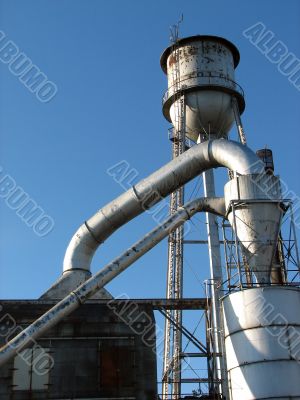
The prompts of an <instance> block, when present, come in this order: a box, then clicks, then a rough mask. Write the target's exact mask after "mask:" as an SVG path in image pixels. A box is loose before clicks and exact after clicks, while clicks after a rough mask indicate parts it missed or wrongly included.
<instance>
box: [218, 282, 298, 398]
mask: <svg viewBox="0 0 300 400" xmlns="http://www.w3.org/2000/svg"><path fill="white" fill-rule="evenodd" d="M222 304H223V315H224V332H225V350H226V362H227V370H228V381H229V393H230V400H254V399H255V400H259V399H277V400H278V399H282V400H283V399H300V379H299V377H300V312H299V310H300V290H299V289H298V288H291V287H284V286H274V287H270V286H269V287H265V288H251V289H246V290H242V291H240V292H236V293H233V294H230V295H228V296H226V297H225V298H224V299H223V301H222Z"/></svg>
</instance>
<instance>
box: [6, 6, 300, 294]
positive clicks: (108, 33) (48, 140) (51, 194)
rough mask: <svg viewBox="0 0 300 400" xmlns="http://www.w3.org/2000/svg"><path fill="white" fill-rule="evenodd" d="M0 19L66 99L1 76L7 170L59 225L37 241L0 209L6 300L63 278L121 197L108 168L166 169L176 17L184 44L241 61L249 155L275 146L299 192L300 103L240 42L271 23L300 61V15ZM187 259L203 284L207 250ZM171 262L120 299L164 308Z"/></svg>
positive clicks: (85, 12) (113, 12)
mask: <svg viewBox="0 0 300 400" xmlns="http://www.w3.org/2000/svg"><path fill="white" fill-rule="evenodd" d="M0 11H1V17H0V29H1V30H2V31H3V32H4V33H5V34H6V36H7V37H8V38H9V39H11V40H13V41H14V42H15V43H16V44H17V45H18V46H19V48H20V51H22V52H24V53H25V54H26V55H27V56H28V57H30V58H31V60H32V61H33V63H34V64H36V65H37V66H38V67H39V68H40V69H41V70H42V71H43V72H44V73H45V74H46V75H47V76H48V78H49V79H50V80H52V81H53V82H55V83H56V84H57V86H58V93H57V95H56V96H55V98H54V99H53V100H52V101H50V102H49V103H40V102H39V101H38V100H37V98H36V97H35V95H34V94H32V93H31V92H29V91H28V90H27V89H26V88H25V87H24V86H23V85H22V84H21V83H20V81H19V80H18V79H17V78H16V77H15V76H13V75H12V74H11V73H10V72H9V70H8V68H7V65H5V64H3V63H0V79H1V81H0V88H1V90H0V96H1V97H0V101H1V103H0V132H1V136H0V138H1V142H0V152H1V165H2V166H3V167H4V169H5V171H6V172H7V173H9V174H10V175H11V176H12V177H13V178H14V179H15V180H16V182H17V184H18V185H20V186H21V187H22V188H23V189H24V190H25V191H26V192H27V193H28V194H29V195H30V196H31V197H32V198H33V199H34V200H35V201H36V202H37V203H38V204H39V205H40V206H41V207H42V208H43V209H44V210H45V211H46V212H47V213H48V214H49V215H51V216H52V217H53V219H54V221H55V227H54V229H53V231H52V232H51V233H50V234H49V235H47V236H46V237H44V238H39V237H37V236H36V235H35V234H34V232H33V230H32V229H30V228H28V227H27V226H26V225H25V224H24V223H23V222H22V221H21V220H20V218H18V216H17V215H16V213H15V212H14V211H12V210H10V209H9V208H8V207H7V206H6V205H5V203H4V201H3V200H2V201H1V203H0V207H1V219H0V233H1V240H0V257H1V275H2V278H1V284H0V293H1V297H2V298H35V297H37V296H39V295H40V294H41V293H42V292H43V291H44V290H45V289H47V288H48V287H49V286H50V285H51V283H52V282H53V281H54V280H55V279H56V278H57V277H58V276H59V275H60V273H61V266H62V260H63V256H64V251H65V248H66V246H67V244H68V241H69V239H70V237H71V236H72V234H73V232H74V231H75V230H76V228H77V227H78V226H79V225H80V224H81V223H82V222H83V221H84V220H85V219H86V218H87V217H89V216H90V215H92V214H93V213H94V211H96V210H97V209H98V208H99V207H100V206H101V205H104V204H106V203H107V202H108V201H109V200H111V199H113V198H114V197H115V196H117V195H118V194H119V193H121V191H122V190H123V189H122V188H120V187H119V186H118V185H117V184H116V183H115V182H114V181H113V180H112V178H111V177H110V176H108V175H107V173H106V170H107V168H109V167H110V166H112V165H113V164H115V163H117V162H118V161H120V160H122V159H125V160H127V161H128V163H129V164H130V165H131V166H132V167H133V168H136V169H137V170H138V172H139V174H140V177H144V176H147V175H148V174H149V173H150V172H152V171H154V170H155V169H156V168H157V167H159V166H161V165H162V164H164V163H165V162H167V161H168V160H169V158H170V145H169V143H168V140H167V134H166V132H167V128H168V126H169V125H168V123H167V122H166V121H165V120H164V118H163V116H162V113H161V96H162V93H163V91H164V90H165V89H166V78H165V76H164V74H163V73H162V71H161V69H160V66H159V56H160V54H161V52H162V50H163V49H164V48H165V47H166V46H167V45H168V43H169V26H170V25H171V24H173V23H175V22H176V21H177V20H178V18H179V16H180V14H181V13H183V14H184V22H183V24H182V25H181V36H188V35H193V34H213V35H220V36H224V37H225V38H227V39H229V40H231V41H233V42H234V43H235V44H236V45H237V47H238V48H239V50H240V52H241V63H240V65H239V67H238V70H237V78H236V80H237V81H238V82H239V83H240V84H241V85H242V87H243V88H244V90H245V93H246V111H245V113H244V115H243V121H244V125H245V129H246V132H247V136H248V141H249V145H250V146H251V147H252V148H253V149H257V148H261V147H264V146H265V145H266V144H267V145H268V146H270V147H271V148H272V149H273V151H274V156H275V162H276V167H277V168H276V169H277V172H278V173H280V174H281V176H282V178H283V179H284V181H285V182H287V184H288V186H289V187H290V188H291V190H293V191H294V192H296V193H300V184H299V179H298V176H299V142H300V140H299V132H298V130H299V119H300V117H299V111H298V110H299V96H300V92H299V91H297V90H296V89H295V88H294V87H293V86H292V85H291V84H290V82H289V81H288V80H287V78H286V77H284V76H282V75H281V74H280V73H279V72H278V70H277V68H276V65H274V64H271V63H270V62H269V61H268V60H267V59H266V58H265V57H264V56H263V55H262V54H261V53H260V52H259V51H258V50H257V49H256V48H255V47H254V46H253V45H251V44H250V42H249V41H248V40H246V39H245V38H244V37H243V35H242V32H243V30H245V29H246V28H247V27H249V26H251V25H253V24H254V23H256V22H258V21H262V22H263V23H264V24H265V25H266V27H267V29H269V30H272V31H273V32H274V33H275V36H276V38H278V40H281V41H283V42H284V43H285V44H286V46H287V47H288V49H289V51H291V52H293V53H295V55H296V56H298V57H299V58H300V41H299V33H300V32H299V31H300V24H299V18H300V4H299V2H297V1H288V2H282V1H251V2H250V1H248V2H240V1H226V2H225V1H216V2H213V3H210V2H200V1H192V0H190V1H174V0H173V1H161V2H158V1H157V2H156V1H152V2H150V1H141V0H139V1H100V0H98V1H92V0H90V1H83V0H82V1H79V0H73V1H71V0H59V1H58V0H57V1H45V0H39V1H30V0H27V1H26V2H24V1H12V0H9V1H4V0H1V2H0ZM220 190H221V188H220ZM200 219H201V220H204V217H201V218H200ZM202 225H203V224H202ZM152 226H154V223H153V221H152V219H151V216H149V215H148V216H143V217H139V218H138V220H137V221H136V222H132V223H131V224H130V225H129V226H127V227H124V228H123V229H121V230H120V231H119V232H118V233H117V234H116V235H115V237H113V238H111V239H110V240H109V241H108V242H107V243H106V244H105V245H104V246H102V248H101V249H100V251H99V252H98V253H97V255H96V257H95V262H94V267H93V269H94V270H96V269H97V268H99V267H101V266H102V265H104V263H105V261H108V260H110V259H111V258H112V257H114V256H115V255H117V254H118V253H119V252H120V251H121V250H123V249H125V248H126V246H128V245H130V244H131V243H132V242H133V241H134V240H136V239H138V238H139V237H140V236H141V235H142V234H143V233H144V232H146V231H147V230H148V229H149V228H150V227H152ZM200 226H201V224H200V225H199V230H200V231H201V232H200V233H199V234H198V236H201V235H202V237H203V236H205V231H204V228H205V227H204V225H203V226H202V227H201V229H200ZM191 251H193V252H194V253H196V252H199V261H198V262H197V264H198V265H197V266H196V268H197V271H196V272H197V273H199V275H200V276H201V279H202V278H203V279H204V278H205V277H207V276H208V268H207V265H205V263H206V260H207V259H206V249H202V250H200V249H197V250H191ZM202 253H203V254H202ZM166 255H167V250H166V243H163V244H161V245H160V246H158V247H157V248H156V249H154V250H153V251H152V252H151V253H150V254H148V255H147V256H146V257H145V258H144V259H143V260H141V261H139V262H138V263H137V264H136V265H135V266H134V267H133V268H132V270H131V271H127V272H126V273H125V274H124V276H123V277H120V278H118V279H117V280H116V281H115V282H114V283H113V284H112V285H110V288H111V291H112V292H113V293H114V294H117V293H119V292H122V291H126V292H128V294H129V295H130V296H131V297H143V296H145V297H147V296H152V297H153V296H163V295H164V288H165V266H166ZM194 265H195V264H194ZM201 270H202V271H204V273H202V272H201ZM191 294H195V293H194V291H193V290H192V289H191Z"/></svg>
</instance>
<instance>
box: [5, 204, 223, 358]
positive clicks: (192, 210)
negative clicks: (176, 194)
mask: <svg viewBox="0 0 300 400" xmlns="http://www.w3.org/2000/svg"><path fill="white" fill-rule="evenodd" d="M222 209H223V210H225V205H224V199H223V198H215V199H209V198H204V199H196V200H193V201H191V202H189V203H187V204H186V205H184V206H183V207H180V209H178V211H177V212H176V213H175V214H173V215H172V216H170V217H169V218H167V219H166V220H165V222H164V223H162V224H161V225H159V226H158V227H156V228H155V229H153V230H152V231H151V232H150V233H148V234H147V235H145V236H144V237H143V238H142V239H141V240H139V241H138V242H136V243H135V244H134V245H133V246H132V247H130V248H129V249H128V250H127V251H125V252H124V253H123V254H121V255H120V256H119V257H117V258H116V259H115V260H113V261H112V262H111V263H109V264H108V265H106V267H104V268H103V269H102V270H100V271H99V272H98V273H96V274H95V275H94V276H92V277H91V278H89V279H88V280H87V281H86V282H84V283H83V284H82V285H81V286H79V287H78V288H77V289H75V290H74V291H73V292H71V293H70V294H69V295H68V296H66V297H65V298H64V299H63V300H61V301H60V302H59V303H57V304H56V305H55V306H54V307H52V308H51V309H50V310H49V311H47V312H46V313H45V314H44V315H42V316H41V317H40V318H38V319H37V320H36V321H35V322H33V323H32V324H31V325H29V326H28V327H27V328H26V329H24V330H23V331H22V332H21V333H19V334H18V335H17V336H16V337H14V338H13V339H12V340H11V341H10V342H8V343H7V344H6V345H5V346H3V347H2V348H1V349H0V366H1V365H3V364H4V363H6V362H7V361H9V360H10V359H11V358H12V357H14V355H16V354H17V353H18V352H20V351H22V350H23V349H24V348H26V347H29V346H30V345H31V344H32V343H33V341H34V340H35V339H37V338H38V337H40V336H41V335H42V334H43V333H44V332H46V331H47V330H48V329H50V328H51V327H53V326H54V325H55V324H56V323H58V322H59V321H60V320H61V319H63V318H64V317H66V316H68V315H69V314H71V313H72V312H73V311H74V310H76V309H77V308H78V307H79V306H80V305H81V304H83V303H84V302H85V301H86V300H88V298H90V297H91V296H93V295H94V294H95V293H96V292H97V291H98V290H100V289H101V288H103V287H104V286H105V285H106V284H107V283H109V282H110V281H111V280H112V279H114V278H115V277H116V276H117V275H119V274H120V273H121V272H123V271H124V270H125V269H126V268H128V267H129V266H130V265H132V264H133V263H134V262H135V261H136V260H138V259H139V258H140V257H142V256H143V255H144V254H145V253H146V252H148V251H149V250H150V249H152V248H153V247H154V246H155V245H156V244H158V243H159V242H160V241H161V240H162V239H164V238H165V237H167V236H168V235H169V233H170V232H172V231H173V230H174V229H176V228H177V227H178V226H180V225H182V224H183V223H184V222H185V221H187V220H188V219H190V218H191V217H192V216H193V215H194V214H196V213H197V212H199V211H206V212H207V211H210V212H214V213H216V214H218V215H219V214H220V210H222ZM221 215H222V214H221Z"/></svg>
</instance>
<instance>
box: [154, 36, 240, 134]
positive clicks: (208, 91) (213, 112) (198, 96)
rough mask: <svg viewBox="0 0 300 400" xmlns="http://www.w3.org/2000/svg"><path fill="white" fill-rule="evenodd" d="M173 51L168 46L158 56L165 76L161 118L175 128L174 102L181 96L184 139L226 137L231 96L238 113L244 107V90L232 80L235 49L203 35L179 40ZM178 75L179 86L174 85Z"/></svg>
mask: <svg viewBox="0 0 300 400" xmlns="http://www.w3.org/2000/svg"><path fill="white" fill-rule="evenodd" d="M176 49H177V50H175V47H174V46H170V47H168V48H167V49H166V50H165V51H164V52H163V54H162V56H161V67H162V69H163V71H164V72H165V73H166V74H167V76H168V91H167V92H166V93H165V95H164V98H163V114H164V116H165V117H166V119H167V120H168V121H170V122H172V123H173V125H175V126H176V121H175V114H176V113H175V110H176V109H178V108H177V104H176V102H178V96H180V94H182V93H184V94H185V103H186V132H187V137H188V138H190V139H192V140H194V141H196V140H197V138H198V135H199V133H207V134H215V135H217V136H218V137H220V136H226V134H227V133H228V131H229V129H230V128H231V125H232V123H233V121H234V115H233V112H232V106H231V98H232V96H234V97H235V98H236V99H237V101H238V106H239V110H240V113H242V112H243V111H244V108H245V102H244V95H243V90H242V89H241V87H240V86H239V85H238V84H237V83H236V82H235V81H234V70H235V68H236V67H237V65H238V63H239V59H240V55H239V51H238V49H237V48H236V47H235V46H234V45H233V44H232V43H231V42H229V41H228V40H226V39H223V38H221V37H217V36H202V35H198V36H191V37H186V38H183V39H180V40H178V41H177V42H176ZM176 51H178V52H179V53H176ZM177 72H179V74H178V73H177ZM178 75H179V76H180V83H179V85H178V84H175V85H174V77H177V76H178Z"/></svg>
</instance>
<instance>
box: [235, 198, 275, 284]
mask: <svg viewBox="0 0 300 400" xmlns="http://www.w3.org/2000/svg"><path fill="white" fill-rule="evenodd" d="M281 218H282V210H281V209H280V207H279V204H278V203H270V202H265V203H250V204H247V205H245V206H239V207H238V208H236V209H235V223H234V221H233V213H232V212H231V213H230V214H229V216H228V219H229V222H230V224H231V226H232V227H233V229H235V227H236V235H237V237H238V239H239V242H240V244H241V248H242V251H243V253H244V255H245V256H246V260H247V262H248V264H249V267H250V269H251V271H252V272H253V273H254V275H255V278H256V280H257V283H258V284H268V283H270V280H271V279H270V278H271V269H272V260H273V256H274V253H275V250H276V245H277V241H278V234H279V228H280V223H281Z"/></svg>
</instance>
